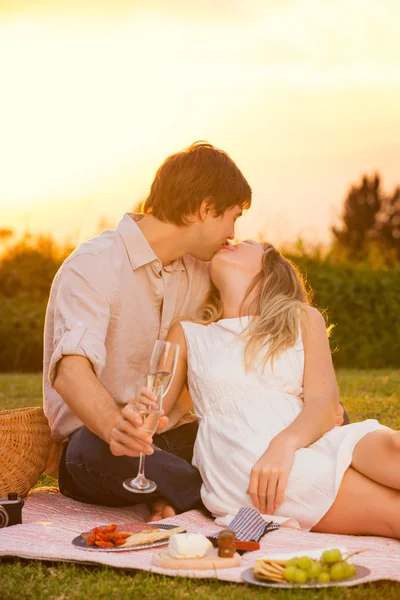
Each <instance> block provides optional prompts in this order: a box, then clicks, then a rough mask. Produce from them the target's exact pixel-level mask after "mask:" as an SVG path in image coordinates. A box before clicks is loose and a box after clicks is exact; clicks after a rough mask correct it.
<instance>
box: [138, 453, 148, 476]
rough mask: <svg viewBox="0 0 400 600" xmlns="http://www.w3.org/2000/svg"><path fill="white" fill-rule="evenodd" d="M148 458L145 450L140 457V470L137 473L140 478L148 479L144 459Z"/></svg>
mask: <svg viewBox="0 0 400 600" xmlns="http://www.w3.org/2000/svg"><path fill="white" fill-rule="evenodd" d="M145 458H146V455H145V454H143V452H141V453H140V459H139V471H138V474H137V476H136V477H137V478H138V479H146V477H145V475H144V460H145Z"/></svg>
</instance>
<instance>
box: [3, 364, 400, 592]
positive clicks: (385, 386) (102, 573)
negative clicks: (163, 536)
mask: <svg viewBox="0 0 400 600" xmlns="http://www.w3.org/2000/svg"><path fill="white" fill-rule="evenodd" d="M338 380H339V385H340V389H341V394H342V400H343V402H344V404H345V406H346V408H347V410H348V412H349V414H350V418H351V420H353V421H355V420H360V419H366V418H378V419H379V420H380V421H381V422H382V423H384V424H386V425H389V426H390V427H393V428H397V429H400V410H399V406H398V399H399V398H400V370H379V371H355V370H351V371H350V370H342V371H339V372H338ZM40 404H41V376H40V375H37V374H33V375H31V374H25V375H18V374H16V375H1V374H0V408H1V409H5V408H17V407H23V406H39V405H40ZM45 482H46V483H48V482H47V481H46V480H45V478H42V479H41V481H40V482H39V485H41V484H43V483H45ZM123 597H125V598H141V599H142V600H165V599H166V598H168V600H208V599H215V600H226V599H227V598H229V599H230V600H241V599H243V598H249V599H253V598H254V599H261V598H275V599H278V600H279V599H290V600H303V599H304V600H312V599H318V600H325V599H328V598H329V599H333V600H339V599H341V600H344V599H346V600H347V599H355V600H376V598H380V599H382V600H389V599H390V600H391V599H393V600H396V599H397V598H400V584H397V583H394V582H379V583H376V584H369V585H363V586H359V587H356V588H343V589H339V588H336V589H334V588H332V589H326V590H320V591H317V590H316V591H312V590H284V591H282V590H267V589H265V588H255V587H248V586H246V585H239V584H229V583H218V582H216V581H213V580H207V581H205V580H194V579H178V578H169V577H163V576H160V575H152V574H149V573H145V572H140V571H139V572H133V571H121V570H118V569H111V568H104V567H85V566H79V565H74V564H67V563H57V564H49V563H42V562H36V561H23V560H15V559H10V560H3V561H2V562H1V563H0V598H1V600H19V599H24V600H25V599H35V600H36V599H40V600H42V599H45V598H52V599H57V600H67V599H68V600H69V599H76V598H84V599H86V598H87V599H90V600H91V599H103V598H104V599H109V598H111V599H114V598H123Z"/></svg>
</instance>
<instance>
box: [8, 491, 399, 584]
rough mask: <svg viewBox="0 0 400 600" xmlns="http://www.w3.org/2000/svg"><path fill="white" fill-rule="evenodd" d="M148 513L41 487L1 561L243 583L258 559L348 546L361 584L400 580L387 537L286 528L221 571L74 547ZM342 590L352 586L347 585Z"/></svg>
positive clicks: (143, 553)
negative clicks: (85, 536) (104, 528)
mask: <svg viewBox="0 0 400 600" xmlns="http://www.w3.org/2000/svg"><path fill="white" fill-rule="evenodd" d="M147 516H148V508H147V507H146V506H145V505H144V504H141V505H138V506H135V507H127V508H109V507H99V506H94V505H91V504H82V503H80V502H76V501H75V500H72V499H70V498H66V497H65V496H62V495H61V494H60V493H59V492H58V490H57V489H56V488H38V489H37V490H33V492H32V493H31V494H30V495H29V496H28V497H27V498H26V499H25V506H24V508H23V523H22V525H14V526H13V527H5V528H3V529H0V557H2V556H18V557H21V558H28V559H39V560H60V561H69V562H76V563H84V564H101V565H109V566H112V567H118V568H124V569H141V570H146V571H152V572H154V573H161V574H164V575H172V576H177V575H179V576H185V577H198V578H217V579H219V580H221V581H231V582H236V583H239V582H242V580H241V573H242V572H243V571H244V570H245V569H247V568H248V567H251V566H253V565H254V563H255V560H256V558H257V557H260V556H263V555H265V554H266V553H272V552H273V553H277V552H291V551H297V550H304V549H305V548H307V549H312V548H321V547H331V548H335V547H338V546H346V547H347V549H348V550H349V551H351V552H353V551H356V550H362V549H366V552H363V553H362V554H360V555H359V556H357V563H358V564H360V565H364V566H365V567H368V568H369V569H370V570H371V573H370V574H369V575H368V576H366V577H365V578H363V579H362V580H359V581H358V582H357V583H366V582H367V581H377V580H379V579H391V580H393V581H400V542H399V541H397V540H393V539H389V538H382V537H372V536H371V537H370V536H368V537H367V536H365V537H357V536H346V535H330V534H329V535H328V534H320V533H308V532H303V531H299V530H295V529H289V528H285V527H281V528H280V529H279V530H277V531H272V532H270V533H268V534H267V535H266V536H265V537H263V538H262V540H261V549H260V550H258V551H257V552H247V553H246V554H244V555H243V556H242V558H241V564H240V567H237V568H232V569H223V570H219V571H217V572H216V571H193V570H191V571H187V570H180V571H171V570H167V569H161V568H158V567H155V566H153V565H152V558H153V555H154V553H156V552H159V551H160V548H154V549H147V550H134V551H128V552H114V553H112V552H100V551H99V552H96V551H95V552H93V551H92V552H87V551H84V550H81V549H79V548H77V547H75V546H73V545H72V543H71V542H72V539H73V538H74V537H76V536H77V535H78V534H79V533H82V532H84V531H88V530H89V529H91V528H92V527H94V526H99V525H105V524H110V523H118V524H120V523H132V522H138V523H140V522H144V521H145V520H146V518H147ZM162 522H163V523H174V524H175V523H176V524H178V525H184V526H185V527H186V528H187V530H188V531H189V532H193V533H194V532H198V533H203V534H205V535H210V534H211V533H213V532H216V531H218V530H220V529H221V528H220V527H218V526H216V525H215V523H214V521H213V520H212V519H211V518H209V517H207V516H205V515H204V514H202V513H201V512H200V511H189V512H186V513H183V514H181V515H177V516H175V517H173V518H169V519H164V520H163V521H162ZM339 585H352V583H351V582H343V583H342V584H339Z"/></svg>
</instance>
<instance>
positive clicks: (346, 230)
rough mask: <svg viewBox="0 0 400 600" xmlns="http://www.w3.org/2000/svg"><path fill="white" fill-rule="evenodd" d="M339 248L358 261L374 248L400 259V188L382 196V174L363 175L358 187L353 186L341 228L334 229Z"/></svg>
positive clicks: (345, 206)
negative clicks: (390, 252)
mask: <svg viewBox="0 0 400 600" xmlns="http://www.w3.org/2000/svg"><path fill="white" fill-rule="evenodd" d="M332 232H333V235H334V237H335V238H336V243H337V246H339V247H340V248H342V249H344V250H345V251H346V252H347V253H349V254H351V255H352V256H353V257H355V258H362V257H363V256H365V255H367V254H368V252H369V251H370V250H371V247H373V246H378V247H380V248H381V249H382V250H387V251H395V253H396V255H397V258H399V259H400V188H399V187H397V188H396V189H395V190H394V192H393V193H392V194H391V195H387V194H385V193H384V192H383V190H382V187H381V179H380V176H379V174H375V175H372V176H370V177H368V175H364V176H363V177H362V180H361V184H360V185H359V186H357V185H353V186H351V188H350V190H349V192H348V194H347V197H346V199H345V201H344V208H343V214H342V226H341V228H338V227H332Z"/></svg>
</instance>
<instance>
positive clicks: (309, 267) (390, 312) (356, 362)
mask: <svg viewBox="0 0 400 600" xmlns="http://www.w3.org/2000/svg"><path fill="white" fill-rule="evenodd" d="M292 260H293V261H294V262H295V263H296V264H297V266H298V267H299V269H300V271H301V272H302V274H303V275H304V276H305V277H306V278H307V280H308V282H309V284H310V285H311V287H312V288H313V290H314V305H315V306H316V307H317V308H319V309H322V310H324V309H325V310H326V314H327V317H328V321H329V324H332V325H334V328H333V331H332V334H331V348H332V350H333V359H334V363H335V365H336V366H340V367H356V368H362V369H370V368H381V367H393V368H396V367H400V264H399V263H398V264H397V265H396V266H395V268H393V269H391V270H376V269H373V268H371V267H370V266H368V265H361V266H357V265H354V264H351V263H341V264H335V263H333V262H332V261H331V260H330V259H329V258H328V259H321V258H313V257H310V256H306V255H302V256H298V257H292Z"/></svg>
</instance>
